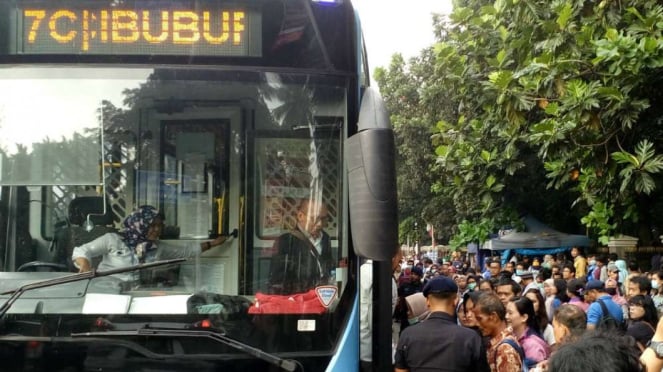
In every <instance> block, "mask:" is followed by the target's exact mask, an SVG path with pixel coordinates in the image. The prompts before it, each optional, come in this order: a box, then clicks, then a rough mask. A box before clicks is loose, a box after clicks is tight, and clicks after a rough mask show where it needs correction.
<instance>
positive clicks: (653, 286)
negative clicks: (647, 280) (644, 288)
mask: <svg viewBox="0 0 663 372" xmlns="http://www.w3.org/2000/svg"><path fill="white" fill-rule="evenodd" d="M651 287H652V288H654V289H658V280H652V281H651Z"/></svg>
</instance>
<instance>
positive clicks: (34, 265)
mask: <svg viewBox="0 0 663 372" xmlns="http://www.w3.org/2000/svg"><path fill="white" fill-rule="evenodd" d="M40 268H47V269H49V270H50V271H57V272H62V271H64V272H68V271H69V268H68V267H67V265H63V264H58V263H53V262H44V261H32V262H27V263H24V264H23V265H21V266H19V267H18V269H16V271H18V272H22V271H37V269H40Z"/></svg>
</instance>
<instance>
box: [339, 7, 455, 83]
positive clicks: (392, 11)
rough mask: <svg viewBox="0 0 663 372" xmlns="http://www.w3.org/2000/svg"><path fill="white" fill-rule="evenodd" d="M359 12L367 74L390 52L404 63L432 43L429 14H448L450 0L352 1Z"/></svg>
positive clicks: (386, 61)
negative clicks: (399, 54) (401, 56)
mask: <svg viewBox="0 0 663 372" xmlns="http://www.w3.org/2000/svg"><path fill="white" fill-rule="evenodd" d="M352 3H353V4H354V6H355V8H357V10H358V11H359V17H360V19H361V23H362V28H363V32H364V39H365V40H366V50H367V53H368V63H369V68H370V72H371V74H372V73H373V71H374V70H375V68H376V67H380V66H381V67H387V66H389V62H390V61H391V56H392V55H393V54H394V53H401V54H403V56H404V57H405V59H406V60H407V59H408V58H409V57H414V56H416V55H418V54H419V52H420V51H421V50H422V49H424V48H426V47H428V46H430V45H431V44H433V42H434V41H435V38H434V36H433V17H432V13H442V14H449V13H451V0H407V1H396V0H382V1H380V0H352Z"/></svg>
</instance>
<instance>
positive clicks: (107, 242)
mask: <svg viewBox="0 0 663 372" xmlns="http://www.w3.org/2000/svg"><path fill="white" fill-rule="evenodd" d="M193 246H194V247H195V248H194V249H182V248H181V247H174V246H172V245H168V244H164V243H159V247H158V248H157V253H156V260H157V261H160V260H167V259H173V258H189V257H194V256H196V255H198V254H200V245H199V244H194V245H193ZM79 257H83V258H85V259H87V260H88V261H89V262H90V263H91V262H92V258H94V257H101V262H100V263H99V267H98V268H97V270H99V271H108V270H113V269H119V268H122V267H128V266H133V265H137V264H138V263H139V262H138V257H136V255H135V254H134V252H133V251H132V250H131V249H130V248H129V247H128V246H127V245H126V244H124V241H123V240H122V237H121V236H120V235H119V234H116V233H107V234H104V235H102V236H100V237H98V238H97V239H95V240H93V241H91V242H89V243H86V244H83V245H81V246H78V247H76V248H74V252H73V253H72V255H71V258H72V260H74V265H76V259H77V258H79ZM76 267H78V265H76ZM137 274H138V273H137V272H135V271H134V272H128V273H122V274H115V275H113V276H114V277H116V278H118V279H122V280H125V281H129V280H135V279H136V278H137V276H136V275H137Z"/></svg>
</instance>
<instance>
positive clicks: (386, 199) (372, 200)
mask: <svg viewBox="0 0 663 372" xmlns="http://www.w3.org/2000/svg"><path fill="white" fill-rule="evenodd" d="M357 126H358V128H357V133H356V134H355V135H353V136H352V137H350V138H348V139H347V140H346V141H345V158H346V164H347V172H348V194H349V202H350V228H351V235H352V243H353V245H354V250H355V253H356V254H357V255H359V256H362V257H366V258H370V259H373V260H379V261H386V260H391V258H392V257H393V256H394V254H395V253H396V251H397V250H398V249H400V248H399V246H398V210H397V208H398V204H397V201H398V200H397V194H396V165H395V160H396V153H395V151H396V149H395V143H394V132H393V130H392V129H391V123H390V120H389V114H388V113H387V110H386V108H385V106H384V101H383V100H382V97H380V95H379V93H377V92H376V91H374V90H372V89H370V88H369V89H367V90H366V92H365V93H364V95H363V97H362V103H361V109H360V111H359V122H358V123H357Z"/></svg>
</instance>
